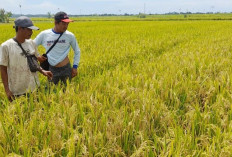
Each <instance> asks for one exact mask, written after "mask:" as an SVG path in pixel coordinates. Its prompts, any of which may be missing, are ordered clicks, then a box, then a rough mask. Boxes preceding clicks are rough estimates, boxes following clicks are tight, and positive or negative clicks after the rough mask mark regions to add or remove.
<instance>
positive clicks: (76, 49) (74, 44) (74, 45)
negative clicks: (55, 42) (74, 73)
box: [71, 35, 81, 67]
mask: <svg viewBox="0 0 232 157" xmlns="http://www.w3.org/2000/svg"><path fill="white" fill-rule="evenodd" d="M71 46H72V49H73V51H74V60H73V65H74V67H78V66H79V62H80V54H81V51H80V48H79V46H78V43H77V40H76V38H75V36H74V35H73V36H72V40H71Z"/></svg>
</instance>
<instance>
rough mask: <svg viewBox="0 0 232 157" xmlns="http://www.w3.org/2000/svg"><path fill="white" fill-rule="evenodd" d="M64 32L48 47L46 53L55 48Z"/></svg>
mask: <svg viewBox="0 0 232 157" xmlns="http://www.w3.org/2000/svg"><path fill="white" fill-rule="evenodd" d="M62 34H63V33H61V34H60V36H59V37H58V39H57V40H55V42H54V43H53V45H52V46H51V47H50V48H49V49H48V51H47V52H46V54H48V53H49V52H50V51H51V50H52V48H53V47H54V46H55V45H56V43H57V42H58V41H59V39H60V37H61V36H62Z"/></svg>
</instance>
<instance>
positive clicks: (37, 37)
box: [33, 32, 43, 46]
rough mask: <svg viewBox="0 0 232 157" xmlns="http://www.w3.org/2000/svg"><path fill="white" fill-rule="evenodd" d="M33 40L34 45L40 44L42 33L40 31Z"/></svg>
mask: <svg viewBox="0 0 232 157" xmlns="http://www.w3.org/2000/svg"><path fill="white" fill-rule="evenodd" d="M33 41H34V43H35V44H36V46H39V45H42V41H43V33H42V32H40V33H39V34H38V35H37V36H36V38H35V39H34V40H33Z"/></svg>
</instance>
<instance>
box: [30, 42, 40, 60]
mask: <svg viewBox="0 0 232 157" xmlns="http://www.w3.org/2000/svg"><path fill="white" fill-rule="evenodd" d="M32 45H33V46H34V49H35V56H36V57H38V56H40V54H39V51H38V49H37V46H36V44H35V42H34V41H33V40H32Z"/></svg>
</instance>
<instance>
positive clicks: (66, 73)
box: [49, 63, 72, 84]
mask: <svg viewBox="0 0 232 157" xmlns="http://www.w3.org/2000/svg"><path fill="white" fill-rule="evenodd" d="M49 70H50V71H51V72H52V73H53V77H52V80H51V82H53V83H54V84H58V83H59V82H61V83H64V84H66V81H67V80H68V79H69V80H70V81H71V78H72V74H71V73H72V68H71V65H70V63H68V64H66V65H65V66H63V67H54V66H51V65H49Z"/></svg>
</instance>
